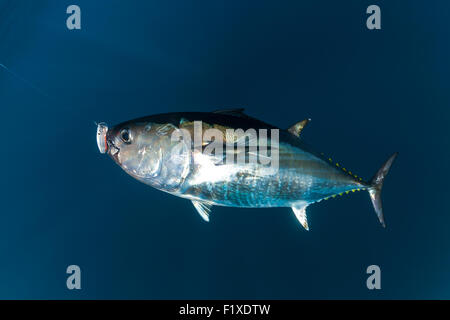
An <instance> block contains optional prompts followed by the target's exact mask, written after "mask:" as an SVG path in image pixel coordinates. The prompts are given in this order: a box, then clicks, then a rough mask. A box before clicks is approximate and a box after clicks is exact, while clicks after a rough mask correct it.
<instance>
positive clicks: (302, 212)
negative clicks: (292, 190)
mask: <svg viewBox="0 0 450 320" xmlns="http://www.w3.org/2000/svg"><path fill="white" fill-rule="evenodd" d="M307 206H308V204H304V203H302V204H298V205H295V206H293V207H292V211H294V214H295V217H296V218H297V220H298V221H299V222H300V223H301V225H302V226H303V228H305V229H306V230H309V227H308V220H307V218H306V207H307Z"/></svg>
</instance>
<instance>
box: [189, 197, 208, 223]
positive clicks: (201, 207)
mask: <svg viewBox="0 0 450 320" xmlns="http://www.w3.org/2000/svg"><path fill="white" fill-rule="evenodd" d="M192 204H193V205H194V207H195V209H196V210H197V212H198V213H199V214H200V216H201V217H202V218H203V220H205V221H206V222H209V213H210V212H211V207H212V204H210V203H209V202H202V201H197V200H192Z"/></svg>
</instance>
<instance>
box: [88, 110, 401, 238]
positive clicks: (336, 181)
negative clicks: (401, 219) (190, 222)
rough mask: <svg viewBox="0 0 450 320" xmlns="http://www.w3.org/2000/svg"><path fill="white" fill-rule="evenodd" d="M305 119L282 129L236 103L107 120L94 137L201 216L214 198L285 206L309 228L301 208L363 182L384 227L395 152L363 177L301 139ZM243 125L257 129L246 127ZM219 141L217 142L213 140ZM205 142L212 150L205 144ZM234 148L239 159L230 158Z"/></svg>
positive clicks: (133, 172) (129, 169)
mask: <svg viewBox="0 0 450 320" xmlns="http://www.w3.org/2000/svg"><path fill="white" fill-rule="evenodd" d="M308 122H309V119H306V120H303V121H300V122H298V123H296V124H294V125H293V126H292V127H290V128H288V129H287V130H283V129H279V128H277V127H275V126H272V125H270V124H267V123H264V122H262V121H260V120H257V119H255V118H252V117H250V116H248V115H246V114H245V113H244V112H243V109H233V110H220V111H215V112H185V113H166V114H159V115H153V116H148V117H143V118H139V119H135V120H131V121H126V122H124V123H121V124H118V125H116V126H114V127H112V128H108V126H107V125H106V124H105V123H100V124H98V128H97V144H98V147H99V150H100V152H102V153H108V155H109V156H110V157H111V158H112V159H113V160H114V161H115V162H116V163H117V164H118V165H119V166H120V167H121V168H122V169H123V170H124V171H125V172H126V173H128V174H129V175H130V176H132V177H133V178H135V179H137V180H139V181H141V182H143V183H145V184H148V185H150V186H152V187H154V188H156V189H159V190H162V191H165V192H168V193H170V194H173V195H175V196H178V197H182V198H185V199H189V200H190V201H192V203H193V205H194V207H195V209H196V210H197V211H198V213H199V214H200V216H201V217H202V218H203V219H204V220H205V221H209V214H210V212H211V208H212V206H214V205H217V206H229V207H247V208H263V207H290V208H292V210H293V212H294V214H295V216H296V218H297V219H298V221H299V222H300V223H301V225H302V226H303V227H304V228H305V229H306V230H309V227H308V222H307V217H306V208H307V207H308V206H309V205H310V204H312V203H316V202H320V201H322V200H326V199H329V198H334V197H336V196H339V195H342V194H345V193H350V192H355V191H360V190H367V191H368V193H369V196H370V199H371V201H372V204H373V207H374V209H375V213H376V214H377V217H378V220H379V221H380V223H381V224H382V226H383V227H385V226H386V224H385V221H384V217H383V208H382V205H381V197H380V195H381V189H382V187H383V182H384V178H385V176H386V175H387V173H388V171H389V169H390V167H391V165H392V163H393V161H394V160H395V158H396V156H397V153H394V154H393V155H392V156H390V157H389V158H388V160H387V161H386V162H385V163H384V164H383V165H382V166H381V168H380V169H379V170H378V171H377V173H376V174H375V175H374V176H373V178H372V179H371V180H370V181H368V182H366V181H364V180H363V179H362V178H360V177H358V176H356V175H355V174H354V173H352V172H351V171H349V170H347V169H346V168H344V167H342V166H341V165H339V164H338V163H334V162H333V161H332V159H330V158H327V157H325V156H324V155H323V154H322V153H319V152H316V151H314V149H313V148H311V147H310V146H309V145H308V144H307V143H306V142H305V141H304V139H302V137H301V131H302V129H303V128H304V127H305V125H307V124H308ZM197 124H200V126H201V130H203V131H204V130H206V132H207V131H208V130H210V131H209V132H213V134H212V135H211V134H209V135H207V134H203V131H201V132H200V140H198V137H196V134H197V136H198V134H199V132H198V131H196V130H198V125H197ZM237 129H241V131H239V130H237ZM211 130H212V131H211ZM250 130H254V131H252V132H260V136H259V137H258V136H254V135H252V134H248V132H250ZM264 130H265V131H264ZM269 131H270V139H269V137H268V136H267V139H265V140H264V139H262V137H263V135H262V133H264V132H269ZM236 132H239V134H237V133H236ZM242 132H244V134H243V135H242ZM219 135H221V137H220V139H219V138H218V137H219ZM192 137H194V139H192ZM213 138H214V139H213ZM214 144H215V148H212V146H213V145H214ZM222 144H223V146H224V147H223V148H217V147H221V146H222ZM208 148H209V149H210V151H211V150H214V151H212V152H206V151H207V150H208ZM230 155H231V157H230ZM240 156H242V158H240V159H241V160H242V159H244V161H237V160H236V159H239V157H240ZM252 157H253V158H252ZM230 158H231V161H229V159H230ZM251 158H252V159H253V160H255V159H256V161H250V160H249V159H251ZM267 159H269V160H270V161H267ZM275 164H276V165H275Z"/></svg>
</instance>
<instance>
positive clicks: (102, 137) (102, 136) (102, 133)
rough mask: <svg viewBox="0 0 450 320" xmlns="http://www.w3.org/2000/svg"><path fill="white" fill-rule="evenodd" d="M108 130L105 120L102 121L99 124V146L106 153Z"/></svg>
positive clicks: (101, 151)
mask: <svg viewBox="0 0 450 320" xmlns="http://www.w3.org/2000/svg"><path fill="white" fill-rule="evenodd" d="M107 132H108V126H107V125H106V123H104V122H100V123H99V124H98V125H97V146H98V150H100V153H106V151H108V143H107V142H106V133H107Z"/></svg>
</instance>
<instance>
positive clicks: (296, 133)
mask: <svg viewBox="0 0 450 320" xmlns="http://www.w3.org/2000/svg"><path fill="white" fill-rule="evenodd" d="M310 121H311V119H305V120H302V121H299V122H297V123H296V124H294V125H293V126H292V127H290V128H289V129H288V131H289V132H290V133H292V134H293V135H294V136H297V137H300V133H301V132H302V130H303V128H304V127H305V126H306V125H307V124H308V123H309V122H310Z"/></svg>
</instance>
